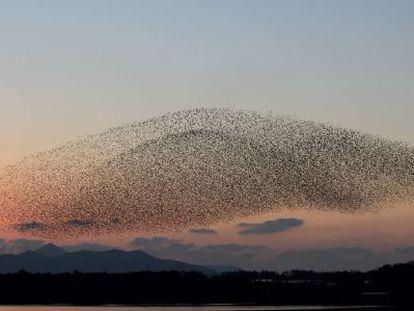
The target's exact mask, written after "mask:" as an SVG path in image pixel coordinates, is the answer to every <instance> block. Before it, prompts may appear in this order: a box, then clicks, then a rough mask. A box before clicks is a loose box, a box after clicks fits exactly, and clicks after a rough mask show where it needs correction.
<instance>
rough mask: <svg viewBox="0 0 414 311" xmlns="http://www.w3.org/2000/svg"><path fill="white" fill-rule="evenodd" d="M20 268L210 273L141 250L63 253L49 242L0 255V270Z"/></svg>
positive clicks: (209, 269)
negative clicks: (39, 246)
mask: <svg viewBox="0 0 414 311" xmlns="http://www.w3.org/2000/svg"><path fill="white" fill-rule="evenodd" d="M20 270H24V271H27V272H32V273H64V272H72V271H80V272H108V273H126V272H137V271H169V270H176V271H194V272H202V273H214V272H216V271H215V270H214V269H213V268H208V267H204V266H199V265H192V264H188V263H184V262H180V261H175V260H169V259H160V258H156V257H153V256H151V255H149V254H147V253H145V252H142V251H131V252H126V251H121V250H116V249H113V250H109V251H101V252H95V251H78V252H66V251H65V250H64V249H62V248H59V247H57V246H55V245H53V244H47V245H45V246H43V247H41V248H40V249H38V250H36V251H26V252H24V253H22V254H18V255H10V254H7V255H0V273H13V272H17V271H20Z"/></svg>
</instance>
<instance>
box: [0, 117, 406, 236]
mask: <svg viewBox="0 0 414 311" xmlns="http://www.w3.org/2000/svg"><path fill="white" fill-rule="evenodd" d="M413 199H414V148H413V146H411V145H408V144H406V143H403V142H398V141H390V140H387V139H383V138H381V137H376V136H371V135H366V134H363V133H360V132H357V131H354V130H350V129H344V128H339V127H336V126H332V125H329V124H324V123H317V122H312V121H305V120H296V119H293V118H289V117H282V116H275V115H273V114H271V113H269V114H262V113H258V112H254V111H234V110H228V109H193V110H186V111H178V112H175V113H170V114H166V115H164V116H160V117H157V118H153V119H150V120H147V121H144V122H138V123H133V124H130V125H125V126H121V127H116V128H112V129H109V130H107V131H105V132H102V133H99V134H95V135H91V136H87V137H83V138H79V139H77V140H73V141H71V142H69V143H67V144H65V145H63V146H61V147H59V148H55V149H52V150H49V151H46V152H42V153H38V154H35V155H32V156H29V157H27V158H25V159H24V160H22V161H20V162H19V163H16V164H15V165H11V166H9V167H6V168H5V169H3V170H2V171H1V172H0V224H1V225H2V226H3V229H4V228H6V229H7V230H14V231H18V232H21V233H25V234H30V235H38V236H43V237H48V238H70V237H78V236H84V235H92V236H96V235H98V234H101V233H114V232H115V233H119V232H125V231H137V232H160V231H166V230H184V229H188V228H192V227H195V226H209V225H214V224H217V223H223V222H228V221H232V220H235V219H237V218H240V217H244V216H250V215H258V214H262V213H267V212H272V211H277V210H279V209H282V208H310V209H323V210H332V211H337V212H346V213H363V212H366V211H368V210H377V209H379V208H381V207H383V206H387V205H392V204H396V203H399V202H411V201H413Z"/></svg>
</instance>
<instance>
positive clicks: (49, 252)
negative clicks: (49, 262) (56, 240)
mask: <svg viewBox="0 0 414 311" xmlns="http://www.w3.org/2000/svg"><path fill="white" fill-rule="evenodd" d="M36 253H38V254H42V255H45V256H48V257H58V256H62V255H64V254H66V251H65V250H64V249H63V248H60V247H57V246H56V245H54V244H52V243H48V244H45V245H43V246H42V247H41V248H39V249H37V250H36Z"/></svg>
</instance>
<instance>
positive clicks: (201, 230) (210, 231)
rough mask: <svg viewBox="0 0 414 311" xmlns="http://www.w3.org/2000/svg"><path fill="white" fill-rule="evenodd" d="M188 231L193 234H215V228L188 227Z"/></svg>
mask: <svg viewBox="0 0 414 311" xmlns="http://www.w3.org/2000/svg"><path fill="white" fill-rule="evenodd" d="M188 231H189V232H190V233H194V234H217V231H216V230H213V229H208V228H197V229H190V230H188Z"/></svg>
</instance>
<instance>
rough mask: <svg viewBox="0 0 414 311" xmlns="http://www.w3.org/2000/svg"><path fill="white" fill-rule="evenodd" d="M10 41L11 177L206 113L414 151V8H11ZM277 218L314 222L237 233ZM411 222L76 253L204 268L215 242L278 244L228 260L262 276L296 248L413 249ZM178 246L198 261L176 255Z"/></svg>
mask: <svg viewBox="0 0 414 311" xmlns="http://www.w3.org/2000/svg"><path fill="white" fill-rule="evenodd" d="M0 39H1V48H0V107H1V110H0V168H3V167H6V166H7V165H9V164H12V163H14V162H16V161H18V160H20V159H22V158H23V157H24V156H26V155H28V154H31V153H34V152H38V151H43V150H47V149H49V148H52V147H55V146H58V145H60V144H63V143H65V142H66V141H68V140H70V139H73V138H75V137H77V136H80V135H86V134H90V133H96V132H99V131H101V130H105V129H107V128H109V127H112V126H117V125H122V124H127V123H129V122H135V121H143V120H146V119H148V118H151V117H154V116H159V115H162V114H164V113H167V112H172V111H176V110H182V109H188V108H197V107H227V108H234V109H249V110H257V111H272V112H273V113H275V114H282V115H292V116H295V117H299V118H303V119H310V120H316V121H326V122H330V123H333V124H336V125H339V126H342V127H347V128H353V129H357V130H361V131H363V132H367V133H370V134H375V135H380V136H383V137H386V138H391V139H396V140H404V141H406V142H408V143H410V144H413V143H414V122H413V120H412V118H413V115H414V57H413V55H414V2H413V1H403V0H400V1H381V0H371V1H352V0H346V1H345V0H343V1H339V0H338V1H330V0H325V1H317V0H316V1H305V0H304V1H287V0H286V1H270V0H269V1H261V0H251V1H243V0H237V1H231V0H226V1H219V0H217V1H216V0H209V1H194V0H193V1H178V0H177V1H166V0H165V1H157V0H155V1H154V0H151V1H126V0H122V1H105V0H99V1H98V0H96V1H92V0H91V1H81V0H72V1H52V0H50V1H42V0H39V1H23V0H21V1H19V0H9V1H7V0H3V1H0ZM279 218H295V219H299V220H302V221H303V223H302V224H300V225H297V226H292V227H291V228H288V229H286V230H279V231H278V232H273V233H269V232H267V233H266V232H256V233H250V234H240V232H239V231H241V229H240V228H241V227H240V226H238V225H237V223H238V222H249V223H264V222H266V221H269V220H275V219H279ZM413 220H414V206H396V207H390V208H389V209H385V210H383V211H380V212H378V213H375V214H374V213H369V214H365V215H346V214H335V213H333V212H329V213H328V212H314V211H306V210H303V211H289V210H286V211H282V212H279V213H274V214H269V215H263V216H260V217H251V218H249V219H241V220H239V221H238V222H236V223H232V224H221V225H218V226H216V227H213V228H210V229H212V230H215V231H217V232H216V233H214V232H207V231H205V232H202V231H200V232H192V233H190V232H178V233H167V234H163V237H165V238H166V239H165V241H164V242H162V243H164V244H162V243H161V244H162V245H161V246H160V244H156V243H155V242H154V241H153V240H149V239H150V238H151V237H148V236H143V235H140V236H139V238H141V240H138V241H135V242H136V243H135V244H134V241H133V242H131V240H132V239H134V238H137V237H138V234H136V235H132V236H131V234H128V235H120V236H113V235H112V236H104V237H100V238H96V239H90V238H88V239H83V240H79V241H75V242H76V243H80V242H84V241H89V242H93V243H101V244H111V245H114V246H119V247H124V248H134V247H138V248H140V247H144V244H145V241H147V242H148V243H147V244H146V245H147V246H148V245H149V244H151V243H153V244H154V246H152V245H150V246H148V251H152V252H154V253H156V254H158V255H161V256H166V257H176V258H178V259H185V260H187V261H195V262H197V263H201V262H202V261H203V260H204V261H208V260H210V259H211V258H217V257H218V256H219V255H220V253H217V249H215V248H214V247H211V246H212V245H221V246H222V249H221V250H220V251H222V250H225V249H226V248H225V247H224V246H226V245H227V247H228V249H229V252H228V253H229V254H232V253H231V252H232V249H231V247H229V245H238V246H241V247H245V249H243V251H246V252H247V253H248V254H250V253H249V251H252V250H255V249H254V247H266V248H267V250H266V251H264V252H263V254H262V255H260V256H263V257H265V259H263V258H253V257H251V258H250V257H249V258H247V257H248V256H247V255H246V261H245V262H237V261H236V262H233V261H231V258H230V259H229V260H228V261H226V262H224V263H230V264H235V265H237V264H239V265H242V266H243V265H244V266H247V267H256V266H261V263H262V262H265V261H266V260H268V259H269V258H270V257H272V256H277V255H278V254H280V253H283V252H285V251H289V250H304V249H307V250H314V249H325V248H332V247H335V248H343V247H348V248H351V247H360V248H363V249H369V250H374V251H376V252H379V253H381V254H388V253H389V252H392V251H395V248H402V247H406V246H410V245H414V226H412V223H413ZM3 237H4V238H6V239H15V238H17V237H24V236H17V235H16V236H12V235H10V233H4V234H3ZM167 238H168V239H169V240H167ZM145 239H147V240H145ZM55 242H58V243H63V244H67V243H72V244H73V243H74V242H73V241H55ZM10 243H11V242H10ZM143 243H144V244H143ZM157 243H158V242H157ZM173 243H176V245H181V246H182V247H187V248H188V247H189V249H190V250H191V249H193V253H194V252H195V253H196V254H197V256H198V257H197V258H198V259H194V258H192V257H191V256H193V255H191V252H190V253H189V254H187V255H185V256H187V257H183V255H182V254H177V253H174V251H172V248H168V247H169V246H168V245H171V244H173ZM166 245H167V246H168V247H166ZM189 245H190V246H189ZM0 246H1V245H0ZM147 246H145V247H147ZM151 247H154V249H152V248H151ZM157 247H163V250H162V251H161V250H159V249H157ZM209 247H210V248H209ZM249 247H250V248H249ZM413 249H414V248H413ZM0 250H1V247H0ZM214 251H216V253H214ZM157 252H158V253H157ZM203 252H204V253H203ZM206 252H207V253H208V254H207V255H205V253H206ZM209 252H210V253H209ZM212 253H214V254H213V255H211V254H212ZM247 253H246V254H247ZM200 254H201V255H200ZM242 254H244V253H242ZM236 255H237V256H239V255H240V253H237V254H236ZM413 255H414V251H413ZM180 256H181V257H180ZM194 256H195V255H194ZM203 256H207V257H203ZM208 256H212V257H208ZM200 258H201V259H200ZM209 258H210V259H209ZM413 258H414V257H413ZM224 259H225V258H224ZM224 259H223V260H224ZM247 259H248V260H247ZM211 260H213V259H211ZM261 260H263V261H261ZM254 262H261V263H260V264H255V263H254ZM266 262H268V261H266ZM263 266H266V264H263Z"/></svg>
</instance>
